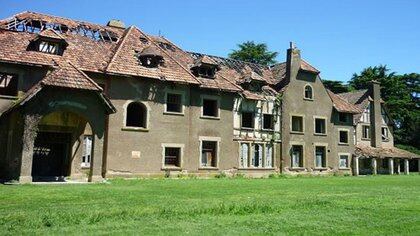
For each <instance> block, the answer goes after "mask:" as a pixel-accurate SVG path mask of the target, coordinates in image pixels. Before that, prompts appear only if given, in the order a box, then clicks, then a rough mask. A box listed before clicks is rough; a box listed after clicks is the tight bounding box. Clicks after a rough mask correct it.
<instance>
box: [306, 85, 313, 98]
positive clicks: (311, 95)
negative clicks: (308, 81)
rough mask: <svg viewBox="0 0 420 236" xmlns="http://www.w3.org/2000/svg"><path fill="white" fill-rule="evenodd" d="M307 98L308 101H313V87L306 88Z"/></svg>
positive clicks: (307, 86)
mask: <svg viewBox="0 0 420 236" xmlns="http://www.w3.org/2000/svg"><path fill="white" fill-rule="evenodd" d="M305 98H306V99H313V94H312V87H311V86H309V85H306V86H305Z"/></svg>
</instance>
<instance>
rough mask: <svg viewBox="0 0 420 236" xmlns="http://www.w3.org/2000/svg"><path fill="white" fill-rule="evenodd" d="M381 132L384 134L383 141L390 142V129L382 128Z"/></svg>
mask: <svg viewBox="0 0 420 236" xmlns="http://www.w3.org/2000/svg"><path fill="white" fill-rule="evenodd" d="M381 132H382V141H388V139H389V136H388V132H389V130H388V127H382V128H381Z"/></svg>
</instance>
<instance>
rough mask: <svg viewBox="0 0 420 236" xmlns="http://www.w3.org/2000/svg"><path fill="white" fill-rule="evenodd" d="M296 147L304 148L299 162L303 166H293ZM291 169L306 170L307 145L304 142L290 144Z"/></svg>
mask: <svg viewBox="0 0 420 236" xmlns="http://www.w3.org/2000/svg"><path fill="white" fill-rule="evenodd" d="M294 146H300V147H302V152H301V154H302V155H301V157H300V160H299V162H300V163H301V166H293V147H294ZM289 150H290V169H292V170H302V169H305V143H303V142H291V143H290V149H289Z"/></svg>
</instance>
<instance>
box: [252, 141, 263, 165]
mask: <svg viewBox="0 0 420 236" xmlns="http://www.w3.org/2000/svg"><path fill="white" fill-rule="evenodd" d="M262 159H263V146H262V145H261V144H255V145H254V153H253V155H252V160H251V165H252V166H253V167H262Z"/></svg>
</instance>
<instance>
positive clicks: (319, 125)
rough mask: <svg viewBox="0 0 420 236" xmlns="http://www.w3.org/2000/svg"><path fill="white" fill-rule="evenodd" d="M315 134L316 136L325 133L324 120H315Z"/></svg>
mask: <svg viewBox="0 0 420 236" xmlns="http://www.w3.org/2000/svg"><path fill="white" fill-rule="evenodd" d="M315 133H316V134H325V133H326V125H325V119H320V118H315Z"/></svg>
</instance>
